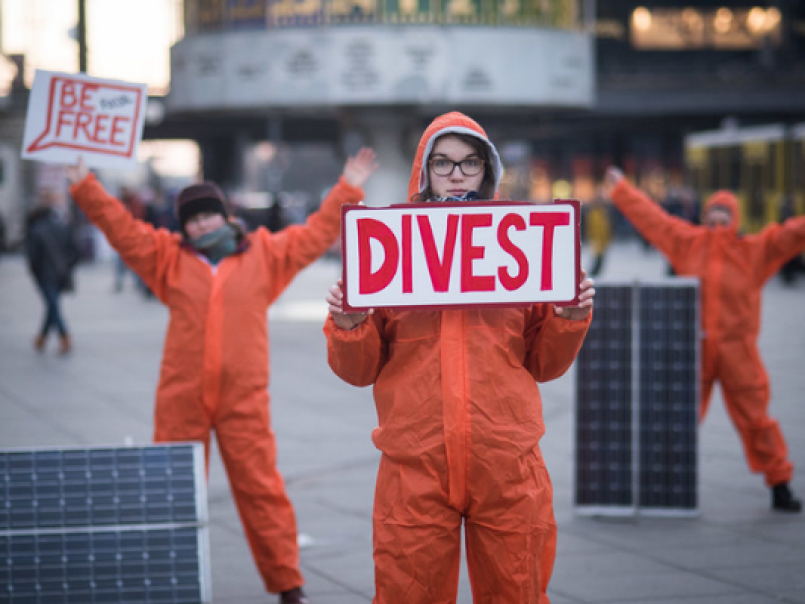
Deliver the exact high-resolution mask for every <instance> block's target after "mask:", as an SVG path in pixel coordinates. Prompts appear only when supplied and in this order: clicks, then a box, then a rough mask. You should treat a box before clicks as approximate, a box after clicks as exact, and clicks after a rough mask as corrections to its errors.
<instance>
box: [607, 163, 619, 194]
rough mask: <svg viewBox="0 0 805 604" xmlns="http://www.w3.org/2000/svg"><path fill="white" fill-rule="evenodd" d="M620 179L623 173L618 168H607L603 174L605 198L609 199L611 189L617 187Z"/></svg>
mask: <svg viewBox="0 0 805 604" xmlns="http://www.w3.org/2000/svg"><path fill="white" fill-rule="evenodd" d="M622 178H623V172H622V171H621V169H620V168H616V167H615V166H610V167H609V168H607V171H606V174H604V192H605V193H606V195H607V197H609V194H610V192H611V191H612V189H614V188H615V185H617V184H618V183H619V182H620V181H621V179H622Z"/></svg>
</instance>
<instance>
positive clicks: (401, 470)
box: [324, 112, 595, 604]
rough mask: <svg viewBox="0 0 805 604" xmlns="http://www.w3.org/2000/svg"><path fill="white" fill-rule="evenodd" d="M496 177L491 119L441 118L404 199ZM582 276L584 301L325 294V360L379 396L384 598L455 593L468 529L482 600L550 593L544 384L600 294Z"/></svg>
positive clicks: (415, 602)
mask: <svg viewBox="0 0 805 604" xmlns="http://www.w3.org/2000/svg"><path fill="white" fill-rule="evenodd" d="M501 172H502V167H501V163H500V159H499V156H498V153H497V151H496V149H495V147H494V145H492V143H491V142H490V141H489V140H488V139H487V136H486V134H485V132H484V130H483V129H482V128H481V127H480V126H479V125H478V124H477V123H476V122H475V121H473V120H472V119H470V118H469V117H467V116H465V115H463V114H460V113H456V112H453V113H448V114H445V115H442V116H441V117H438V118H437V119H436V120H435V121H434V122H433V123H432V124H431V125H430V126H429V127H428V128H427V129H426V130H425V132H424V134H423V135H422V138H421V140H420V142H419V147H418V149H417V152H416V157H415V159H414V165H413V169H412V172H411V180H410V184H409V189H408V199H409V200H411V201H417V202H418V201H462V200H473V199H488V200H489V199H493V198H494V197H495V196H496V191H497V187H498V184H499V182H500V176H501ZM582 274H583V275H584V273H583V271H582ZM582 279H583V282H582V285H581V295H580V303H579V306H577V307H567V308H563V309H559V308H556V307H554V306H553V305H551V304H534V305H532V306H529V307H526V308H482V307H478V308H466V309H461V310H416V311H409V310H404V309H384V308H377V309H374V311H373V312H372V313H371V314H367V313H347V312H344V309H343V292H342V289H341V287H342V283H341V282H340V281H339V282H338V283H336V284H335V285H333V286H332V288H331V289H330V291H329V293H328V294H327V298H326V299H327V302H328V304H329V311H330V314H329V316H328V318H327V321H326V323H325V326H324V333H325V335H326V337H327V353H328V361H329V364H330V367H331V368H332V369H333V371H334V372H335V373H336V375H338V376H339V377H340V378H341V379H342V380H344V381H346V382H347V383H349V384H352V385H354V386H369V385H373V386H374V399H375V404H376V406H377V414H378V422H379V426H378V428H376V429H375V431H374V432H373V435H372V439H373V441H374V444H375V446H377V448H378V449H380V451H381V452H382V457H381V460H380V468H379V470H378V475H377V485H376V489H375V503H374V512H373V533H374V534H373V541H374V562H375V589H376V592H375V599H374V602H375V604H401V603H403V602H404V603H405V604H433V603H435V602H455V601H456V597H457V589H458V578H459V558H460V555H461V554H460V552H461V546H460V540H461V528H462V525H464V528H465V534H466V551H467V563H468V566H469V576H470V581H471V583H472V590H473V596H474V599H475V601H476V602H485V603H491V602H500V603H504V602H505V603H506V604H517V603H521V604H526V603H528V604H534V603H537V602H539V603H540V604H546V603H548V601H549V600H548V596H547V594H546V590H547V587H548V581H549V579H550V576H551V573H552V570H553V563H554V557H555V552H556V523H555V521H554V515H553V491H552V487H551V482H550V478H549V477H548V472H547V470H546V468H545V462H544V461H543V459H542V455H541V452H540V448H539V440H540V438H541V436H542V434H543V433H544V431H545V426H544V422H543V418H542V403H541V399H540V393H539V387H538V386H537V382H539V381H548V380H552V379H555V378H558V377H559V376H561V375H562V374H564V373H565V372H566V371H567V369H568V368H569V367H570V365H571V363H572V362H573V360H574V359H575V357H576V354H577V353H578V351H579V349H580V348H581V344H582V341H583V340H584V336H585V334H586V333H587V329H588V327H589V324H590V320H591V311H592V305H593V295H594V293H595V291H594V290H593V289H592V281H591V280H589V279H584V276H583V277H582Z"/></svg>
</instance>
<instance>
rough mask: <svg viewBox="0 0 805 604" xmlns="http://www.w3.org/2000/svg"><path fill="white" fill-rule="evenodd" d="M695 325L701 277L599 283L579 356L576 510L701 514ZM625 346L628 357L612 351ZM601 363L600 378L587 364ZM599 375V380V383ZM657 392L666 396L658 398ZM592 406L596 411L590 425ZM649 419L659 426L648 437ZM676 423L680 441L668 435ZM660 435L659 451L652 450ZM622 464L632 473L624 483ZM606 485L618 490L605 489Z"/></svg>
mask: <svg viewBox="0 0 805 604" xmlns="http://www.w3.org/2000/svg"><path fill="white" fill-rule="evenodd" d="M659 311H662V312H659ZM699 325H700V323H699V281H698V279H695V278H686V277H673V278H668V279H661V280H653V281H630V282H619V281H606V282H603V283H602V282H599V283H597V284H596V302H595V311H594V319H593V322H592V324H591V326H590V331H589V332H588V335H587V338H586V339H585V343H584V345H583V346H582V349H581V351H580V353H579V356H578V358H577V361H576V375H575V378H576V380H575V387H576V396H575V411H576V413H575V426H574V434H575V439H574V447H575V451H574V460H575V463H574V476H573V484H574V509H575V511H576V513H578V514H580V515H608V516H629V515H644V516H675V517H679V516H695V515H697V514H698V497H697V494H698V471H697V468H698V441H697V437H698V430H697V413H698V401H699V393H700V392H699V391H700V383H699V371H700V369H699V368H700V327H699ZM602 342H608V343H607V344H606V346H605V345H603V344H602ZM613 348H614V349H615V351H614V352H613ZM627 348H628V351H626V356H624V354H619V353H618V351H620V352H623V351H625V349H627ZM627 357H628V358H627ZM604 365H606V368H607V370H608V372H607V373H606V374H605V375H606V377H605V380H602V379H591V378H595V372H594V368H596V367H602V366H604ZM603 381H606V384H605V386H606V388H601V385H602V384H603ZM669 384H670V387H669V386H668V385H669ZM596 385H597V386H596ZM596 387H599V392H594V390H595V388H596ZM652 393H654V398H653V397H652V395H651V394H652ZM657 393H659V394H660V395H661V396H660V399H663V400H660V401H659V402H658V400H657V399H656V396H657ZM613 397H615V403H613ZM624 401H628V405H625V404H624ZM591 407H592V408H594V409H597V410H599V411H598V416H597V424H596V430H595V431H593V433H591V432H590V430H589V422H590V417H591V415H590V414H591ZM627 425H628V426H629V428H628V429H627V428H626V426H627ZM652 428H657V433H656V434H654V435H653V436H654V438H655V440H652V432H651V429H652ZM669 428H670V432H669ZM675 428H676V430H675V431H676V432H677V436H676V438H677V440H678V441H679V442H671V440H669V439H672V434H671V432H674V429H675ZM591 434H592V438H594V439H595V441H592V442H595V443H596V444H597V447H595V448H594V449H592V448H591V447H590V442H591V441H590V440H589V439H590V438H591ZM659 437H662V439H661V440H659V441H657V440H656V439H657V438H659ZM680 439H681V440H680ZM658 443H659V444H660V450H659V451H657V452H656V455H655V456H654V457H652V455H651V452H652V451H653V450H654V449H656V448H657V444H658ZM627 452H628V453H627ZM658 460H659V462H661V463H659V462H658ZM624 464H626V465H627V466H628V467H627V468H624ZM613 470H618V471H619V472H620V474H617V476H615V475H614V474H612V472H613ZM607 471H609V473H607ZM624 471H625V472H627V473H628V474H629V475H630V477H631V479H630V481H629V482H630V484H629V486H628V488H624V478H623V472H624ZM613 476H615V480H616V481H617V482H616V483H615V485H614V486H613ZM607 483H608V485H607V486H606V487H605V486H602V484H607ZM595 485H598V486H597V488H591V486H595ZM613 489H614V491H616V492H617V494H618V496H617V497H614V498H613V497H612V496H607V494H606V493H605V492H604V491H605V490H607V491H608V493H609V494H611V493H612V492H613ZM652 493H653V494H654V496H653V497H652V495H651V494H652Z"/></svg>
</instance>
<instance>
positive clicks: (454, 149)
mask: <svg viewBox="0 0 805 604" xmlns="http://www.w3.org/2000/svg"><path fill="white" fill-rule="evenodd" d="M459 162H461V163H460V164H459ZM484 170H486V166H485V165H484V162H483V160H482V159H481V158H480V156H479V155H478V153H477V152H476V151H475V149H473V148H472V147H471V146H470V145H468V144H467V143H465V142H464V141H462V140H461V139H459V138H457V137H455V136H450V135H448V136H443V137H441V138H440V139H439V140H438V141H436V144H435V145H433V150H432V151H431V153H430V157H429V158H428V178H429V179H430V188H431V190H432V191H433V193H434V195H436V196H437V197H463V196H464V195H466V194H467V193H469V192H470V191H478V190H479V189H480V188H481V182H482V181H483V179H484ZM465 173H469V174H470V176H467V174H465Z"/></svg>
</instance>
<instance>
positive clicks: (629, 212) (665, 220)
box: [611, 178, 701, 264]
mask: <svg viewBox="0 0 805 604" xmlns="http://www.w3.org/2000/svg"><path fill="white" fill-rule="evenodd" d="M611 196H612V201H614V202H615V206H616V207H617V208H618V210H620V212H621V214H623V215H624V217H625V218H626V220H628V221H629V222H630V223H631V224H632V226H634V228H635V229H637V231H638V232H639V233H640V234H641V235H642V236H643V237H645V238H646V240H647V241H648V242H649V243H651V245H653V246H654V247H656V248H657V249H658V250H660V252H662V254H663V255H664V256H665V257H666V258H668V260H670V262H671V263H672V264H673V263H674V262H675V261H676V259H677V258H679V257H680V256H681V255H684V254H685V253H686V251H687V250H686V245H685V244H686V243H687V241H688V240H690V239H691V238H692V237H693V236H694V235H695V234H696V231H697V229H699V228H701V227H696V226H694V225H692V224H690V223H689V222H687V221H685V220H683V219H681V218H677V217H676V216H671V215H670V214H668V212H666V211H665V210H663V209H662V208H661V207H660V205H659V204H657V203H655V202H654V201H653V200H652V199H651V198H649V197H648V195H646V194H645V193H643V192H642V191H641V190H640V189H638V188H637V187H635V186H633V185H632V184H631V183H629V182H628V181H627V180H626V179H625V178H622V179H621V180H620V182H619V183H618V184H617V185H615V188H614V189H613V190H612V193H611Z"/></svg>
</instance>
